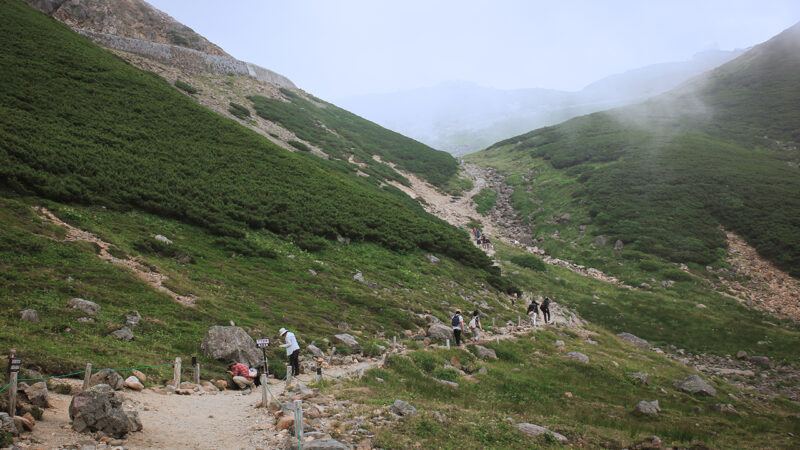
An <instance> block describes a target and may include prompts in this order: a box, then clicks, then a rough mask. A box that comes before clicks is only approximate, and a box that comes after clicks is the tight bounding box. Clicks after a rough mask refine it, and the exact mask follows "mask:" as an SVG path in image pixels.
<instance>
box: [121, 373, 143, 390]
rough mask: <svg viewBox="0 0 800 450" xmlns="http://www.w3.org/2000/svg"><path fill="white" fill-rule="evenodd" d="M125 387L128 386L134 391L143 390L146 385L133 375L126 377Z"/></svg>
mask: <svg viewBox="0 0 800 450" xmlns="http://www.w3.org/2000/svg"><path fill="white" fill-rule="evenodd" d="M125 387H127V388H128V389H133V390H134V391H141V390H142V389H144V385H143V384H142V382H141V381H139V379H138V378H136V377H135V376H133V375H131V376H129V377H128V378H126V379H125Z"/></svg>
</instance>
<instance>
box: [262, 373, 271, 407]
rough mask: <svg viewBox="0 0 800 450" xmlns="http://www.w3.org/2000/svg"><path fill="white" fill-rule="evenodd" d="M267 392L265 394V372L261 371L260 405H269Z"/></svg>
mask: <svg viewBox="0 0 800 450" xmlns="http://www.w3.org/2000/svg"><path fill="white" fill-rule="evenodd" d="M269 401H270V400H269V394H267V374H266V373H263V372H262V373H261V407H262V408H267V407H269Z"/></svg>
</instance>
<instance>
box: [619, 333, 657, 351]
mask: <svg viewBox="0 0 800 450" xmlns="http://www.w3.org/2000/svg"><path fill="white" fill-rule="evenodd" d="M617 337H618V338H620V339H622V340H623V341H625V342H628V343H631V344H633V345H635V346H637V347H641V348H643V349H646V350H650V343H649V342H647V341H645V340H644V339H642V338H640V337H637V336H634V335H632V334H630V333H619V334H618V335H617Z"/></svg>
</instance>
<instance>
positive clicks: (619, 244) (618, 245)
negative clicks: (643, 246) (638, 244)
mask: <svg viewBox="0 0 800 450" xmlns="http://www.w3.org/2000/svg"><path fill="white" fill-rule="evenodd" d="M623 248H625V245H624V244H623V243H622V241H620V240H619V239H617V242H614V250H616V251H620V250H622V249H623Z"/></svg>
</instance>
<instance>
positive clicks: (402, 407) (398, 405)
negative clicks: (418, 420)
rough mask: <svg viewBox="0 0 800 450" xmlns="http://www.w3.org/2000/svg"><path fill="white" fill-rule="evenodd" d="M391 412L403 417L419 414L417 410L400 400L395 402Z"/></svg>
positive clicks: (390, 408)
mask: <svg viewBox="0 0 800 450" xmlns="http://www.w3.org/2000/svg"><path fill="white" fill-rule="evenodd" d="M389 410H390V411H392V412H393V413H395V414H399V415H401V416H413V415H415V414H417V408H414V407H413V406H411V405H409V404H408V403H407V402H405V401H403V400H400V399H397V400H395V401H394V403H393V404H392V406H390V407H389Z"/></svg>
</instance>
